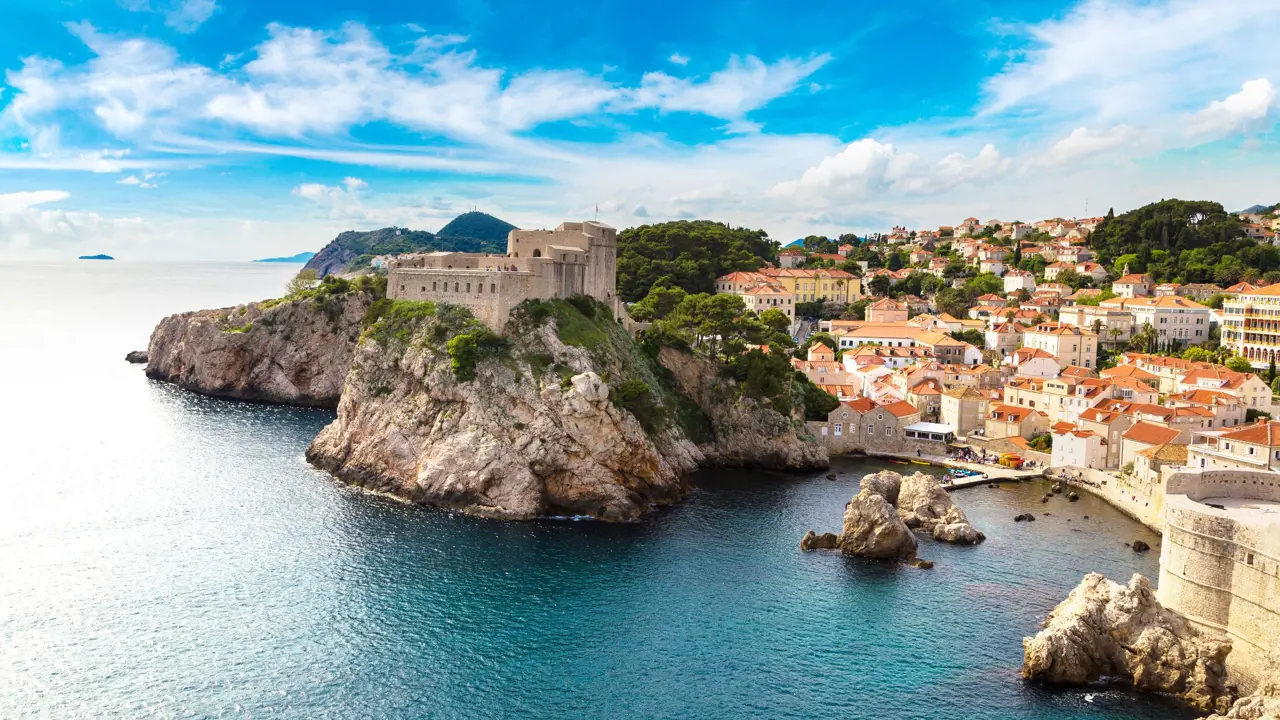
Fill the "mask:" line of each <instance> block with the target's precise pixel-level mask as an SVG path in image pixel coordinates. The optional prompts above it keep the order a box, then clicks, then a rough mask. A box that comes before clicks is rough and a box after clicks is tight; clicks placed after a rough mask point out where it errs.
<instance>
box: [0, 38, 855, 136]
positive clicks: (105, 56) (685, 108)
mask: <svg viewBox="0 0 1280 720" xmlns="http://www.w3.org/2000/svg"><path fill="white" fill-rule="evenodd" d="M69 27H70V29H71V30H72V32H73V33H74V34H75V35H76V36H77V37H79V38H80V39H81V40H82V41H83V42H84V43H85V45H86V46H88V47H89V49H90V50H91V51H92V52H93V53H94V57H93V58H92V59H90V60H89V61H88V62H86V63H84V64H81V65H76V66H64V65H63V64H61V63H59V62H56V61H52V60H45V59H42V58H38V57H36V58H28V59H26V60H24V62H23V66H22V67H21V68H20V69H18V70H16V71H11V72H9V73H8V75H7V79H8V82H9V85H11V86H12V87H13V88H14V90H15V91H16V93H15V98H14V99H13V101H12V102H10V104H9V105H8V106H7V107H6V108H5V110H4V111H3V116H2V117H3V119H4V120H5V121H8V122H10V123H14V124H17V125H18V126H20V127H22V128H24V129H25V130H27V131H28V132H36V131H37V130H38V128H39V127H40V126H42V125H47V124H50V123H51V122H53V121H54V119H55V118H56V117H57V116H58V115H59V114H60V113H62V114H73V115H74V116H76V117H83V113H84V112H85V111H89V112H91V113H92V114H93V116H95V117H96V118H97V120H98V122H99V123H100V124H101V125H102V126H103V127H104V128H105V129H106V130H108V131H109V132H111V133H113V134H114V135H116V136H118V137H127V138H131V139H142V138H143V137H144V136H149V137H151V138H158V137H164V138H166V139H170V140H172V139H174V138H177V139H178V140H182V139H185V138H191V137H206V138H208V137H216V136H219V135H223V136H225V135H226V134H227V133H228V131H230V130H234V129H238V128H244V129H248V130H250V131H252V132H254V133H256V134H259V135H261V136H265V137H273V138H281V137H303V136H313V135H316V134H320V135H327V136H334V135H338V134H340V133H343V132H346V131H347V130H349V129H350V128H352V127H354V126H357V125H360V124H364V123H369V122H375V121H380V120H381V121H389V122H391V123H394V124H396V125H399V126H401V127H404V128H408V129H411V130H414V131H426V132H433V133H440V134H443V135H445V136H447V137H451V138H455V139H462V140H466V141H468V142H477V143H482V144H486V145H495V144H496V145H501V144H503V143H504V142H507V141H508V139H509V138H510V137H511V136H512V135H513V134H515V133H519V132H522V131H525V130H528V129H530V128H533V127H536V126H537V125H540V124H543V123H547V122H555V121H558V120H564V119H571V118H582V117H590V116H592V115H596V114H601V113H604V114H608V113H629V112H632V111H634V110H636V109H638V108H649V107H652V108H657V109H660V110H663V111H680V112H694V113H701V114H704V115H708V116H711V117H716V118H721V119H725V120H729V121H730V125H729V127H728V129H729V130H731V131H734V132H742V131H752V130H754V129H756V128H757V127H758V126H752V125H750V124H748V121H746V120H745V119H744V116H745V115H746V114H747V113H749V112H751V111H752V110H756V109H758V108H760V107H762V106H763V105H765V104H767V103H768V102H770V101H771V100H773V99H775V98H777V97H779V96H781V95H784V94H787V93H789V92H791V91H792V90H794V89H795V88H796V86H797V85H798V84H799V83H800V82H802V81H803V80H804V79H805V78H807V77H808V76H809V75H811V74H812V73H813V72H815V71H816V70H818V69H819V68H820V67H822V65H823V64H825V63H826V62H827V61H828V60H829V59H830V58H829V56H826V55H822V56H818V57H816V58H813V59H810V60H805V61H801V60H795V59H790V58H784V59H782V60H780V61H778V62H776V63H773V64H770V63H766V62H764V61H763V60H760V59H759V58H756V57H746V58H742V59H740V58H736V57H734V58H731V59H730V60H729V63H728V65H727V66H726V67H725V68H724V69H722V70H720V71H718V72H715V73H712V74H711V75H710V76H708V77H706V78H693V77H690V78H679V77H674V76H672V75H669V74H667V73H662V72H656V73H649V74H647V75H645V76H644V77H643V78H642V81H641V83H640V86H639V87H634V88H629V87H624V86H619V85H617V84H615V83H612V82H610V81H607V80H605V79H604V78H603V77H600V76H596V75H591V74H588V73H586V72H584V71H582V70H578V69H566V70H555V69H547V70H542V69H539V70H531V71H527V72H524V73H519V74H507V73H505V72H504V71H503V70H501V69H498V68H491V67H485V66H483V65H481V64H480V63H479V61H478V55H477V53H476V52H474V51H467V50H462V49H459V48H457V47H456V46H457V45H458V44H459V43H462V42H464V41H465V40H466V38H465V37H464V36H460V35H443V36H423V37H420V38H418V39H417V41H416V42H415V44H414V48H413V50H412V51H411V52H409V53H408V54H403V55H401V54H396V53H395V52H393V51H392V50H391V49H390V48H388V46H387V45H385V44H384V43H383V42H381V41H380V40H379V39H378V38H377V37H376V36H375V35H374V34H373V33H372V32H371V31H370V30H369V29H368V28H366V27H365V26H363V25H360V24H357V23H349V24H347V25H344V26H343V27H342V28H340V29H338V30H335V31H326V30H314V29H309V28H294V27H286V26H282V25H276V24H273V25H270V26H268V34H269V37H268V38H267V40H265V41H264V42H262V43H261V44H260V45H258V46H257V47H256V48H254V50H253V51H252V52H250V53H247V54H245V56H246V57H249V58H251V59H250V60H249V61H248V62H246V63H243V64H242V65H238V66H237V63H238V62H239V60H238V58H239V57H240V55H239V54H236V53H229V54H227V55H226V56H225V58H224V62H223V63H222V64H221V67H220V68H219V69H212V68H209V67H205V66H203V65H198V64H194V63H189V62H184V61H182V60H181V59H179V57H178V55H177V53H176V51H174V50H173V48H171V47H169V46H167V45H164V44H162V43H159V42H156V41H153V40H149V39H142V38H119V37H114V36H110V35H107V34H104V33H101V32H99V31H98V30H96V29H95V28H94V27H92V26H90V25H88V24H84V23H81V24H77V25H72V26H69ZM228 59H229V60H228Z"/></svg>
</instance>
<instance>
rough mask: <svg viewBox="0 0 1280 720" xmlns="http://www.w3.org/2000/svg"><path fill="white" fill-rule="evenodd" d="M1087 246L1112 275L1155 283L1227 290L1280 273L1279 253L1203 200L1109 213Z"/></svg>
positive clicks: (1228, 214) (1158, 204)
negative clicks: (1139, 275)
mask: <svg viewBox="0 0 1280 720" xmlns="http://www.w3.org/2000/svg"><path fill="white" fill-rule="evenodd" d="M1089 245H1090V247H1092V249H1093V251H1094V252H1095V253H1097V257H1098V262H1099V263H1101V264H1103V265H1104V266H1106V267H1107V268H1108V269H1109V270H1111V272H1112V273H1113V274H1116V275H1119V274H1122V273H1124V272H1125V271H1126V269H1127V271H1128V272H1143V273H1147V274H1149V275H1151V276H1152V278H1153V279H1154V280H1155V281H1156V282H1179V283H1199V282H1214V283H1218V284H1220V285H1231V284H1233V283H1236V282H1239V281H1240V280H1242V279H1244V277H1245V275H1246V273H1247V272H1249V271H1253V272H1255V273H1258V274H1265V273H1267V272H1270V271H1274V270H1277V269H1280V250H1277V248H1275V247H1273V246H1270V245H1259V244H1258V243H1257V242H1255V241H1253V240H1250V239H1249V238H1247V237H1245V235H1244V231H1243V228H1242V226H1241V223H1240V220H1239V219H1238V218H1236V216H1235V215H1233V214H1231V213H1228V212H1227V211H1226V210H1225V209H1223V207H1222V205H1220V204H1219V203H1216V202H1209V201H1204V200H1161V201H1160V202H1157V203H1151V204H1149V205H1144V206H1143V207H1140V208H1137V209H1136V210H1130V211H1129V212H1126V213H1124V214H1121V215H1113V214H1111V213H1108V215H1107V217H1106V219H1104V220H1103V221H1102V223H1101V224H1100V225H1098V227H1097V228H1096V229H1095V230H1094V231H1093V233H1092V234H1091V235H1090V237H1089Z"/></svg>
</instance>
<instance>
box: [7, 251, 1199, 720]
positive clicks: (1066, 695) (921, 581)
mask: <svg viewBox="0 0 1280 720" xmlns="http://www.w3.org/2000/svg"><path fill="white" fill-rule="evenodd" d="M297 270H298V266H295V265H275V264H251V263H242V264H213V263H189V264H159V263H155V264H147V263H130V262H125V261H121V260H117V261H113V262H111V261H97V262H92V261H83V262H69V263H51V264H0V321H2V322H0V331H2V333H3V334H2V335H0V337H2V338H3V339H2V340H0V377H3V378H4V388H5V392H4V394H3V396H2V398H0V399H2V401H3V415H0V418H2V419H0V449H2V451H3V454H2V459H0V498H2V499H0V718H28V717H31V718H188V717H191V718H343V719H346V718H688V719H700V718H842V719H847V718H902V719H908V718H921V719H928V720H939V719H945V718H966V719H986V718H991V719H996V718H1001V719H1004V718H1033V719H1037V718H1046V719H1047V718H1055V719H1056V718H1081V719H1083V718H1098V719H1102V718H1107V719H1115V720H1118V719H1121V718H1125V719H1128V720H1147V719H1155V718H1162V719H1164V718H1173V719H1175V720H1178V719H1180V718H1191V717H1194V716H1195V713H1191V712H1188V711H1186V710H1184V709H1181V708H1179V707H1178V706H1177V705H1175V704H1172V703H1170V702H1168V701H1166V700H1164V699H1162V698H1159V697H1153V696H1149V695H1142V694H1137V693H1134V692H1131V691H1129V690H1127V689H1125V688H1122V687H1107V686H1104V687H1097V688H1054V687H1045V686H1041V685H1038V684H1033V683H1028V682H1026V681H1024V680H1022V679H1021V678H1020V677H1019V674H1018V669H1019V666H1020V663H1021V659H1022V638H1023V637H1024V636H1028V635H1031V634H1033V633H1035V632H1036V630H1037V629H1038V628H1039V626H1040V623H1041V622H1042V621H1043V619H1044V617H1045V615H1046V614H1047V613H1048V612H1049V610H1051V609H1052V608H1053V606H1054V605H1055V604H1057V603H1058V602H1059V601H1061V600H1062V599H1063V598H1064V597H1065V596H1066V594H1067V593H1068V591H1070V590H1071V588H1072V587H1074V586H1075V585H1076V584H1077V583H1079V581H1080V579H1081V577H1082V576H1083V575H1084V574H1085V573H1087V572H1090V571H1097V572H1101V573H1103V574H1105V575H1106V576H1108V577H1110V578H1113V579H1115V580H1119V581H1122V582H1123V581H1126V580H1127V579H1128V578H1129V577H1130V576H1131V575H1132V574H1134V573H1142V574H1145V575H1147V576H1148V577H1155V576H1156V573H1157V553H1156V552H1151V553H1147V554H1136V553H1134V552H1133V551H1131V550H1130V549H1129V548H1128V547H1127V546H1126V543H1127V542H1131V541H1133V540H1138V539H1141V540H1146V541H1147V542H1149V543H1151V544H1152V546H1153V547H1154V546H1157V543H1158V538H1157V537H1156V536H1154V535H1153V534H1151V533H1150V532H1148V531H1146V530H1145V529H1144V528H1143V527H1141V526H1140V525H1138V524H1137V523H1135V522H1133V521H1131V520H1129V519H1127V518H1126V517H1124V516H1122V515H1121V514H1120V513H1118V512H1116V511H1115V510H1112V509H1111V508H1110V507H1108V506H1107V505H1105V504H1103V503H1101V502H1099V501H1097V500H1095V499H1093V498H1092V497H1089V496H1085V497H1083V498H1082V499H1081V500H1080V501H1079V502H1078V503H1068V502H1066V501H1065V500H1062V499H1056V500H1054V501H1053V502H1052V503H1050V504H1048V505H1042V504H1041V503H1040V502H1039V498H1040V496H1041V495H1042V494H1043V493H1044V490H1045V488H1044V486H1043V485H1042V484H1039V483H1033V484H1027V485H1020V486H1003V487H1000V488H998V489H989V488H986V487H980V488H973V489H968V490H963V491H958V492H957V493H956V500H957V501H958V502H959V504H960V505H961V506H962V507H963V508H964V509H965V511H966V512H967V513H968V514H969V517H970V518H971V519H972V521H973V522H974V524H975V525H976V526H978V527H979V528H980V529H981V530H983V531H984V532H985V533H986V534H987V538H988V539H987V542H986V543H984V544H982V545H980V546H977V547H953V546H950V545H945V544H940V543H935V542H933V541H932V540H928V539H925V540H922V542H921V549H920V554H921V556H923V557H925V558H928V559H930V560H933V561H934V562H935V563H936V566H935V567H934V568H933V569H932V570H916V569H909V568H905V567H899V566H894V565H885V564H877V563H874V562H869V561H863V560H859V559H853V558H845V557H841V556H838V555H833V554H829V553H823V552H816V553H801V552H800V551H799V549H798V543H799V541H800V537H801V535H803V534H804V532H805V531H806V530H808V529H810V528H813V529H816V530H818V531H819V532H821V531H827V530H833V531H834V530H838V529H839V525H840V521H841V515H842V511H843V506H844V503H845V502H846V501H847V500H848V499H849V498H850V497H851V496H852V495H853V494H854V493H855V492H856V491H857V489H858V482H859V479H860V478H861V477H862V476H863V475H864V474H866V473H868V472H873V471H877V470H880V469H884V468H892V469H897V470H916V469H918V466H905V467H904V466H900V465H886V464H884V463H881V462H876V461H868V460H865V459H864V460H859V459H839V460H837V461H836V462H835V467H834V468H833V469H834V471H835V472H837V474H838V475H837V478H836V480H834V481H831V480H828V479H826V477H825V475H826V473H825V472H824V473H811V474H799V475H797V474H782V473H772V472H760V471H751V470H724V471H705V472H700V473H698V474H697V475H696V476H695V477H694V478H693V480H694V483H695V485H696V489H695V490H694V491H693V493H692V494H691V495H690V496H689V497H688V499H687V500H685V501H684V502H682V503H680V504H678V505H676V506H673V507H670V508H665V509H662V510H660V511H658V512H655V513H653V514H652V515H651V516H649V517H647V518H645V519H644V520H642V521H640V522H636V523H631V524H621V525H615V524H604V523H597V522H589V521H584V522H572V521H543V522H511V523H504V522H493V521H486V520H478V519H475V518H470V517H464V516H461V515H458V514H455V513H449V512H444V511H440V510H435V509H430V508H422V507H415V506H409V505H403V504H399V503H396V502H393V501H390V500H388V499H386V498H383V497H377V496H373V495H369V494H366V493H363V492H360V491H358V490H355V489H352V488H349V487H345V486H343V485H342V484H340V483H338V482H337V481H335V480H334V479H333V478H331V477H329V476H328V475H326V474H325V473H323V472H319V471H317V470H315V469H313V468H311V467H309V466H308V465H307V463H306V462H305V461H304V459H303V453H304V450H305V449H306V447H307V444H308V442H309V441H310V440H311V439H312V437H314V436H315V434H316V432H317V431H319V430H320V428H322V427H323V426H324V425H325V424H326V423H328V422H330V421H331V420H332V419H333V414H332V413H331V412H327V411H320V410H305V409H296V408H287V407H273V406H266V405H254V404H248V403H242V402H232V401H225V400H219V399H214V398H208V397H203V396H200V395H196V394H193V393H190V392H185V391H182V390H180V389H178V388H176V387H173V386H171V385H167V384H164V383H160V382H155V381H151V380H148V379H147V378H146V377H145V375H144V374H143V371H142V368H141V367H140V366H135V365H129V364H126V363H125V361H124V355H125V353H126V352H128V351H130V350H136V349H143V348H145V347H146V344H147V338H148V336H149V334H150V331H151V329H152V327H153V326H154V325H155V323H156V322H157V321H159V320H160V319H161V318H162V317H163V316H165V315H167V314H170V313H174V312H180V311H184V310H190V309H197V308H209V307H221V306H227V305H231V304H235V303H238V302H243V301H248V300H255V299H263V298H269V297H276V296H278V295H280V294H282V291H283V289H284V284H285V282H286V280H287V279H288V278H289V276H290V275H292V274H293V273H295V272H296V271H297ZM1027 511H1029V512H1032V513H1034V514H1035V515H1036V516H1037V519H1036V521H1035V522H1032V523H1015V522H1014V521H1013V517H1014V515H1016V514H1018V513H1021V512H1027Z"/></svg>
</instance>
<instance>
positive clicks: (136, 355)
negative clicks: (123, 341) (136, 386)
mask: <svg viewBox="0 0 1280 720" xmlns="http://www.w3.org/2000/svg"><path fill="white" fill-rule="evenodd" d="M124 361H125V362H128V363H133V364H134V365H145V364H146V362H147V351H146V350H134V351H133V352H131V353H129V354H127V355H125V356H124Z"/></svg>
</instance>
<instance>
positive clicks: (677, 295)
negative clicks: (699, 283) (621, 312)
mask: <svg viewBox="0 0 1280 720" xmlns="http://www.w3.org/2000/svg"><path fill="white" fill-rule="evenodd" d="M686 297H688V293H686V292H685V291H684V288H679V287H673V286H670V285H665V284H663V281H662V280H659V281H658V283H655V284H654V286H653V288H652V289H651V290H649V294H648V295H646V296H645V297H644V299H643V300H641V301H640V302H638V303H635V304H634V305H632V306H631V307H630V308H629V312H630V315H631V317H632V319H634V320H637V321H639V322H651V321H653V320H661V319H662V318H665V317H666V316H667V315H669V314H671V311H673V310H675V309H676V308H677V307H679V306H680V303H682V302H684V299H685V298H686Z"/></svg>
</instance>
